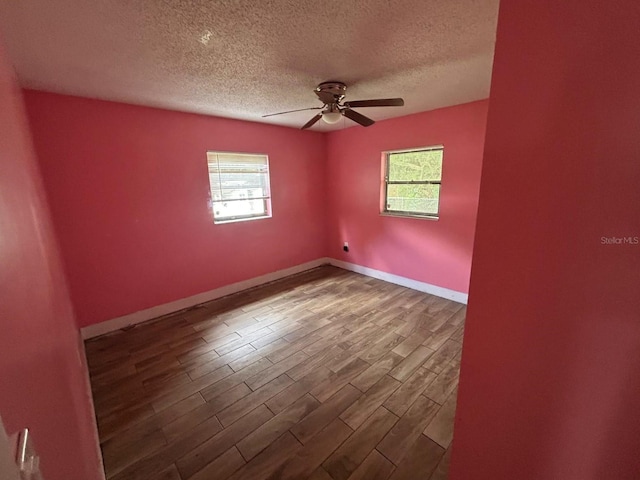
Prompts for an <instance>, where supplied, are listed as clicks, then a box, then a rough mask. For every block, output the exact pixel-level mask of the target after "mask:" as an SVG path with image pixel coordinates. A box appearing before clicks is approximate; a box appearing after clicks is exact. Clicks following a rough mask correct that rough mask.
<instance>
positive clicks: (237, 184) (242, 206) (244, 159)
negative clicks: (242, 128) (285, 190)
mask: <svg viewBox="0 0 640 480" xmlns="http://www.w3.org/2000/svg"><path fill="white" fill-rule="evenodd" d="M207 162H208V164H209V185H210V186H211V205H212V208H213V219H214V222H215V223H223V222H231V221H235V220H253V219H258V218H268V217H270V216H271V191H270V189H269V158H268V157H267V156H266V155H253V154H244V153H224V152H207Z"/></svg>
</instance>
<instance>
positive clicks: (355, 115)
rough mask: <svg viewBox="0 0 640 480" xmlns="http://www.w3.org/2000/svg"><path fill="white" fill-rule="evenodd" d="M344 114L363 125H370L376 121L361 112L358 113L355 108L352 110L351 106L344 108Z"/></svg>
mask: <svg viewBox="0 0 640 480" xmlns="http://www.w3.org/2000/svg"><path fill="white" fill-rule="evenodd" d="M342 114H343V115H344V116H345V117H347V118H349V119H351V120H353V121H354V122H356V123H359V124H360V125H362V126H363V127H369V126H371V125H373V124H374V123H376V122H375V121H373V120H371V119H370V118H369V117H365V116H364V115H362V114H361V113H358V112H356V111H355V110H351V109H350V108H345V109H344V110H342Z"/></svg>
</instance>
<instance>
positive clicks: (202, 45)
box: [0, 0, 498, 130]
mask: <svg viewBox="0 0 640 480" xmlns="http://www.w3.org/2000/svg"><path fill="white" fill-rule="evenodd" d="M497 9H498V0H351V1H350V0H342V1H333V0H325V1H323V2H318V1H311V0H217V1H204V0H200V1H198V0H55V1H52V0H0V29H1V30H2V34H3V36H4V41H5V43H6V45H7V49H8V51H9V54H10V56H11V58H12V61H13V63H14V66H15V68H16V71H17V73H18V77H19V79H20V81H21V83H22V85H23V86H25V87H27V88H33V89H37V90H45V91H51V92H58V93H66V94H71V95H78V96H84V97H92V98H100V99H107V100H116V101H122V102H127V103H134V104H142V105H150V106H156V107H163V108H168V109H173V110H183V111H190V112H198V113H205V114H212V115H219V116H223V117H231V118H241V119H245V120H254V121H261V122H265V123H274V124H280V125H287V126H294V127H296V126H297V127H299V126H301V125H302V124H304V123H305V122H306V121H307V120H308V119H309V118H311V117H312V116H313V114H314V113H316V112H301V113H292V114H286V115H281V116H276V117H269V118H266V119H263V118H261V115H264V114H267V113H274V112H279V111H283V110H292V109H297V108H305V107H312V106H320V105H321V104H320V102H319V101H318V100H317V98H316V96H315V95H314V93H313V88H314V87H315V86H316V85H317V84H318V83H320V82H322V81H327V80H339V81H343V82H345V83H347V85H348V86H349V87H348V91H347V97H346V100H359V99H369V98H380V97H404V99H405V106H404V107H387V108H366V109H365V108H363V109H360V110H359V111H360V112H361V113H363V114H365V115H367V116H370V117H371V118H373V119H375V120H381V119H384V118H390V117H396V116H401V115H407V114H410V113H415V112H420V111H425V110H432V109H434V108H439V107H443V106H449V105H456V104H460V103H465V102H469V101H473V100H478V99H482V98H486V97H488V96H489V83H490V77H491V66H492V61H493V48H494V42H495V29H496V20H497ZM352 125H355V124H354V123H353V122H351V121H350V120H347V119H345V121H344V122H342V121H341V122H340V123H338V124H337V125H332V126H329V125H326V124H324V122H318V123H317V124H316V126H315V127H314V128H313V129H314V130H329V129H336V128H344V127H349V126H352Z"/></svg>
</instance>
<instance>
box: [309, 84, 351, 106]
mask: <svg viewBox="0 0 640 480" xmlns="http://www.w3.org/2000/svg"><path fill="white" fill-rule="evenodd" d="M346 92H347V86H346V85H345V84H344V83H342V82H323V83H321V84H320V85H318V86H317V87H316V93H317V94H318V97H319V98H320V99H321V100H322V101H323V102H324V103H338V102H340V101H341V100H342V99H343V98H344V96H345V94H346ZM326 100H330V101H326Z"/></svg>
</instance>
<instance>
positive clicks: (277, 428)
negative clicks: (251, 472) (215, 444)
mask: <svg viewBox="0 0 640 480" xmlns="http://www.w3.org/2000/svg"><path fill="white" fill-rule="evenodd" d="M319 405H320V402H318V401H317V400H316V399H315V398H313V397H312V396H311V395H309V394H307V395H305V396H303V397H302V398H300V399H299V400H298V401H297V402H295V403H293V404H292V405H290V406H289V407H288V408H286V409H285V410H283V411H282V412H280V413H279V414H278V415H276V416H275V417H273V418H271V419H270V420H268V421H267V422H265V423H264V424H263V425H262V426H260V427H259V428H257V429H256V430H254V431H253V432H252V433H251V434H249V435H248V436H246V437H245V438H244V439H243V440H242V441H240V442H238V445H237V447H238V450H240V452H241V453H242V456H243V457H244V458H245V460H247V461H249V460H251V459H252V458H253V457H255V456H256V455H257V454H258V453H260V452H261V451H262V450H264V449H265V448H266V447H267V446H269V444H270V443H271V442H273V441H274V440H276V439H277V438H279V437H280V436H281V435H282V434H283V433H284V432H286V431H287V430H289V428H291V427H293V426H294V425H295V424H296V423H298V422H299V421H300V420H302V419H303V418H304V417H306V416H307V415H308V414H309V413H311V412H312V411H313V410H315V409H316V408H317V407H318V406H319Z"/></svg>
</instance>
